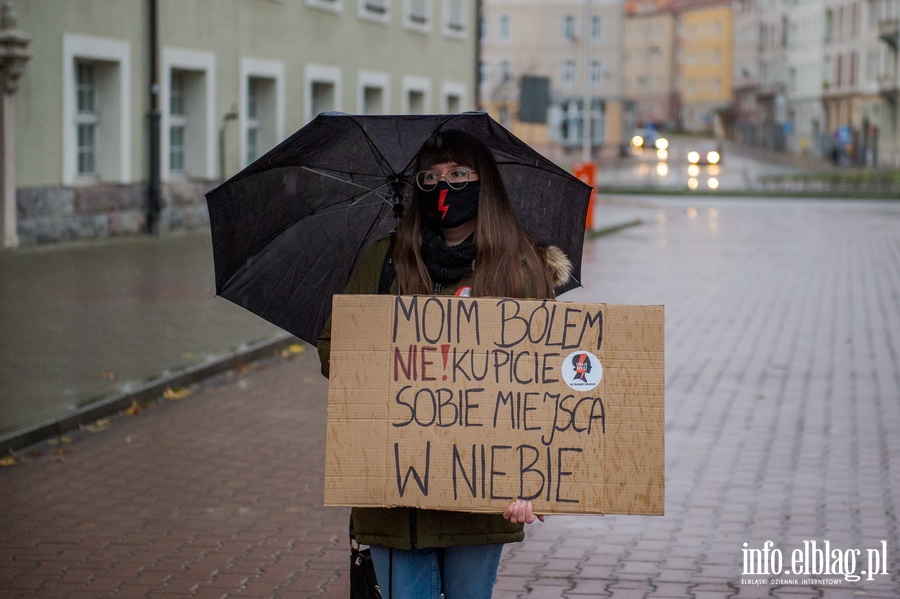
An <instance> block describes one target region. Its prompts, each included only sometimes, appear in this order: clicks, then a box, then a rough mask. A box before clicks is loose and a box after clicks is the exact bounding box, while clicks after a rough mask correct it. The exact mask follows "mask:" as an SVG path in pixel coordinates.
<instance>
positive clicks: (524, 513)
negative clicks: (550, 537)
mask: <svg viewBox="0 0 900 599" xmlns="http://www.w3.org/2000/svg"><path fill="white" fill-rule="evenodd" d="M503 517H504V518H506V519H507V520H509V521H510V522H515V523H516V524H531V523H532V522H534V521H535V520H540V521H541V522H543V521H544V517H543V516H541V515H538V514H535V513H534V506H532V505H531V502H530V501H522V500H518V501H513V502H511V503H510V504H509V507H508V508H506V511H505V512H503Z"/></svg>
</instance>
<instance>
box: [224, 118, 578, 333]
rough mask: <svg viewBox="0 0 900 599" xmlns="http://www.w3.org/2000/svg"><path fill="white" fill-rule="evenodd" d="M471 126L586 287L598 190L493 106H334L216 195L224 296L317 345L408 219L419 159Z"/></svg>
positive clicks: (537, 227)
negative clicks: (506, 123)
mask: <svg viewBox="0 0 900 599" xmlns="http://www.w3.org/2000/svg"><path fill="white" fill-rule="evenodd" d="M446 129H460V130H463V131H466V132H468V133H471V134H473V135H475V136H477V137H478V138H480V139H481V140H482V141H484V143H485V144H486V145H487V146H488V147H489V148H490V149H491V151H492V152H493V155H494V158H495V159H496V160H497V163H498V166H499V168H500V172H501V174H502V176H503V181H504V183H505V185H506V188H507V191H508V192H509V196H510V198H511V199H512V202H513V205H514V207H515V209H516V212H517V214H518V217H519V220H520V222H521V224H522V226H523V227H524V228H525V230H526V231H528V233H529V234H531V235H532V237H534V238H535V239H538V240H540V241H543V242H546V243H549V244H552V245H556V246H558V247H560V248H561V249H562V250H563V251H564V252H565V253H566V255H568V257H569V259H570V260H571V261H572V264H573V271H572V277H573V278H572V281H571V282H570V283H569V285H568V286H567V287H565V288H564V289H563V290H561V291H560V292H562V291H565V290H568V289H571V288H574V287H577V286H579V285H580V277H581V251H582V245H583V243H584V224H585V217H586V214H587V207H588V201H589V199H590V193H591V188H590V187H589V186H588V185H586V184H585V183H583V182H582V181H580V180H579V179H577V178H575V177H573V176H572V175H570V174H569V173H567V172H566V171H565V170H563V169H561V168H560V167H559V166H557V165H555V164H554V163H552V162H550V161H549V160H547V159H546V158H544V157H543V156H541V155H540V154H538V153H537V152H536V151H534V150H533V149H532V148H530V147H529V146H528V145H527V144H525V143H524V142H522V141H521V140H519V139H518V138H517V137H515V136H514V135H513V134H511V133H510V132H509V131H507V130H506V129H504V128H503V127H502V126H501V125H500V124H499V123H497V122H496V121H494V120H493V119H491V118H490V116H488V115H487V114H486V113H482V112H470V113H463V114H455V115H408V116H407V115H404V116H394V115H391V116H359V115H349V114H341V113H324V114H320V115H319V116H317V117H316V118H315V119H313V120H312V121H311V122H310V123H309V124H308V125H306V126H305V127H303V128H302V129H300V130H299V131H297V132H296V133H294V134H293V135H291V136H290V137H289V138H287V139H286V140H285V141H283V142H282V143H281V144H279V145H278V146H276V147H275V148H273V149H272V150H271V151H269V152H268V153H267V154H265V155H264V156H262V157H261V158H259V159H258V160H256V161H255V162H253V164H251V165H249V166H248V167H247V168H245V169H244V170H242V171H241V172H239V173H238V174H236V175H235V176H233V177H232V178H231V179H229V180H228V181H226V182H224V183H223V184H222V185H220V186H218V187H216V188H215V189H213V190H211V191H209V192H208V193H207V194H206V202H207V206H208V208H209V220H210V227H211V230H212V243H213V258H214V261H215V278H216V293H217V294H218V295H220V296H222V297H224V298H226V299H228V300H230V301H232V302H234V303H236V304H238V305H239V306H242V307H244V308H246V309H248V310H250V311H251V312H253V313H255V314H257V315H259V316H261V317H263V318H265V319H266V320H268V321H269V322H272V323H274V324H276V325H278V326H279V327H281V328H283V329H285V330H286V331H288V332H290V333H293V334H294V335H297V336H298V337H300V338H301V339H304V340H306V341H309V342H310V343H315V338H316V335H318V333H319V331H320V330H321V328H322V325H323V324H324V322H325V320H326V319H327V317H328V315H329V314H330V312H331V297H332V295H334V294H335V293H340V291H341V290H342V289H343V287H344V285H345V284H346V282H347V280H348V279H349V276H350V272H351V270H352V269H353V267H354V266H355V265H356V263H357V261H358V260H359V257H360V255H361V254H362V253H363V250H364V249H365V248H366V247H368V246H369V245H370V244H371V243H373V242H374V241H375V240H377V239H379V238H381V237H383V236H384V235H387V234H388V233H389V232H390V231H391V230H392V229H393V228H394V226H395V225H396V221H395V214H394V209H395V206H397V205H398V204H399V203H400V202H401V201H402V197H403V194H404V190H405V187H406V182H407V180H408V179H409V177H411V176H412V175H413V173H411V172H410V169H411V168H412V160H413V158H414V156H415V155H416V153H417V152H418V150H419V148H420V147H421V146H422V144H423V143H424V142H425V141H426V140H427V139H428V138H429V137H430V136H431V135H432V134H434V133H435V132H437V131H440V130H446Z"/></svg>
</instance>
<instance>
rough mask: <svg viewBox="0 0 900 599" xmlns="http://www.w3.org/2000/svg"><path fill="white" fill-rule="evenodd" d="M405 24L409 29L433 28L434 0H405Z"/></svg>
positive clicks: (423, 29)
mask: <svg viewBox="0 0 900 599" xmlns="http://www.w3.org/2000/svg"><path fill="white" fill-rule="evenodd" d="M403 2H404V5H403V6H404V7H403V24H404V26H405V27H406V28H407V29H413V30H416V31H422V32H427V31H430V30H431V22H432V19H433V17H432V3H433V0H403Z"/></svg>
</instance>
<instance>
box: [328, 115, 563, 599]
mask: <svg viewBox="0 0 900 599" xmlns="http://www.w3.org/2000/svg"><path fill="white" fill-rule="evenodd" d="M414 172H415V173H416V175H415V180H414V181H413V182H411V184H410V186H409V189H410V190H411V196H410V200H409V202H408V205H407V206H406V208H405V211H404V214H403V217H402V218H401V220H400V224H399V226H398V229H397V233H396V237H395V239H394V240H393V242H392V240H391V238H384V239H382V240H380V241H378V242H376V243H375V244H374V246H373V247H372V248H371V249H370V250H369V251H368V252H367V254H366V255H365V256H364V257H363V258H362V260H361V262H360V264H359V266H358V267H357V269H356V270H355V271H354V273H353V274H352V275H351V277H350V281H349V283H348V284H347V287H346V288H345V290H344V293H379V292H380V293H392V294H398V293H400V294H404V295H415V294H419V295H438V294H457V295H471V296H492V297H516V298H533V299H546V298H552V297H554V289H555V288H556V287H558V286H559V285H561V284H563V283H564V282H565V281H566V280H568V278H569V275H570V271H571V263H570V262H569V260H568V258H566V256H565V255H564V254H563V252H562V251H561V250H559V249H558V248H555V247H553V246H549V247H548V246H546V245H543V244H539V243H537V242H536V241H534V240H533V239H531V238H530V237H529V236H528V235H527V234H526V233H525V231H523V230H522V228H521V227H520V226H519V223H518V221H517V219H516V215H515V213H514V211H513V207H512V204H511V203H510V200H509V197H508V195H507V193H506V189H505V187H504V185H503V181H502V180H501V178H500V171H499V169H498V168H497V164H496V162H495V161H494V158H493V156H492V154H491V152H490V150H489V149H488V148H487V146H485V145H484V144H483V143H482V142H481V141H480V140H479V139H478V138H476V137H474V136H472V135H470V134H468V133H464V132H462V131H456V130H448V131H443V132H440V133H438V134H436V135H434V136H433V137H432V138H430V139H429V140H428V141H427V142H426V143H425V144H424V145H423V147H422V148H421V150H420V151H419V153H418V155H417V157H416V160H415V169H414ZM330 331H331V327H330V322H329V323H327V324H326V326H325V329H324V330H323V332H322V335H321V336H320V338H319V356H320V358H321V360H322V373H323V374H324V375H325V376H328V364H329V352H330V345H331V344H330ZM351 517H352V521H353V527H354V530H355V532H356V537H357V540H358V541H359V542H360V543H361V544H365V545H369V546H370V547H371V549H372V558H373V561H374V564H375V571H376V575H377V577H378V582H379V585H380V587H381V590H382V594H383V596H384V597H385V598H390V599H431V598H434V599H439V597H440V594H441V592H443V593H444V596H445V598H446V599H487V598H489V597H490V596H491V592H492V590H493V586H494V581H495V579H496V577H497V568H498V566H499V564H500V555H501V552H502V549H503V544H504V543H509V542H517V541H522V540H523V539H524V538H525V531H524V528H523V524H524V523H529V524H530V523H532V522H534V520H535V519H540V520H543V518H542V517H541V516H538V515H536V514H534V512H533V509H532V505H531V503H530V502H524V501H513V502H512V503H510V504H509V506H508V507H507V509H506V511H505V512H504V513H503V514H496V515H492V514H472V513H463V512H448V511H437V510H420V509H412V508H405V507H398V508H354V509H353V510H352V515H351Z"/></svg>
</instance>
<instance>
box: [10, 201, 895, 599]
mask: <svg viewBox="0 0 900 599" xmlns="http://www.w3.org/2000/svg"><path fill="white" fill-rule="evenodd" d="M629 202H630V203H632V208H631V209H632V210H633V211H634V213H635V214H640V215H641V217H642V219H643V221H644V224H643V225H642V226H639V227H632V228H628V229H626V230H623V231H620V232H619V233H617V234H615V235H612V236H608V237H602V238H599V239H596V240H594V241H591V242H589V244H588V245H587V247H586V254H585V273H586V279H587V280H586V285H585V287H584V288H582V289H579V290H576V291H574V292H572V293H570V294H569V295H568V296H566V297H565V298H564V299H570V300H582V301H604V302H609V303H642V304H660V303H661V304H665V305H666V336H667V346H666V349H667V351H666V359H667V367H666V373H667V376H666V388H667V391H666V393H667V395H666V401H667V413H666V421H667V439H666V443H667V473H666V474H667V476H666V482H667V502H666V515H665V516H664V517H654V518H644V517H626V516H607V517H584V516H582V517H569V516H566V517H563V516H557V517H550V518H548V519H547V522H546V523H544V524H537V525H533V526H530V527H529V530H528V538H527V539H526V542H525V543H521V544H517V545H512V546H508V547H507V549H506V553H505V554H504V560H503V563H502V565H501V572H500V577H499V579H498V582H497V586H496V592H495V594H494V596H495V597H496V598H499V599H506V598H519V597H523V598H524V597H528V598H530V599H538V598H544V597H547V598H553V599H558V598H560V597H566V598H570V599H579V598H585V597H619V598H631V597H655V598H671V599H676V598H677V599H684V598H686V597H698V598H707V597H708V598H719V597H736V598H744V597H770V596H775V597H789V598H790V599H799V598H801V597H824V598H826V599H830V598H839V597H848V598H849V597H860V596H865V597H867V598H879V599H888V598H895V597H898V596H900V569H898V568H900V557H898V551H900V546H898V542H897V539H900V530H898V521H897V517H898V509H900V488H898V486H900V483H898V482H897V481H900V437H898V435H897V434H896V432H895V431H896V430H898V428H900V401H898V399H900V348H898V343H897V340H896V334H897V333H900V299H898V298H900V269H898V267H897V264H900V204H893V203H881V204H878V203H857V204H845V203H834V202H826V203H816V202H807V201H800V202H781V203H779V202H774V201H766V200H752V201H741V200H738V199H722V200H713V199H709V200H696V201H694V202H691V201H690V200H689V199H655V200H645V201H642V202H637V201H635V200H627V201H626V200H623V201H622V203H624V204H628V203H629ZM325 396H326V381H325V380H324V379H322V378H321V376H320V375H319V374H318V364H317V360H316V356H315V354H314V352H312V351H307V352H305V353H303V354H300V355H298V356H296V357H294V358H293V359H282V358H276V359H274V360H269V361H265V362H260V363H257V364H256V365H254V366H253V367H251V368H248V369H242V370H240V371H234V372H231V373H229V374H228V376H223V377H219V378H217V379H214V380H211V381H208V382H207V383H205V384H203V385H200V386H198V387H196V388H195V389H194V391H193V393H192V394H191V395H189V396H187V397H185V398H183V399H180V400H163V401H160V402H157V403H154V404H151V405H150V406H148V407H147V408H146V409H145V410H143V411H141V412H139V413H138V414H137V415H134V416H129V415H123V416H120V417H117V418H115V419H113V420H112V421H111V422H110V423H109V424H108V427H106V428H104V427H99V428H100V429H102V430H97V429H94V430H83V431H80V432H77V433H73V434H72V435H70V437H71V440H70V441H69V442H61V443H59V444H57V445H52V444H42V445H40V446H37V447H35V448H33V454H32V455H31V456H24V457H23V458H22V459H20V460H19V462H18V463H17V464H16V465H14V466H11V467H8V468H3V469H0V505H2V506H3V507H2V510H0V598H2V599H6V598H13V597H42V598H51V599H55V598H61V599H64V598H69V597H71V598H82V597H89V598H97V597H125V598H128V599H130V598H132V597H152V598H176V597H201V598H205V597H215V598H222V597H250V598H255V597H277V598H281V599H290V598H295V597H296V598H300V597H329V598H330V597H335V598H337V597H346V596H347V577H346V570H347V556H348V552H347V550H346V543H345V536H344V530H345V527H346V520H347V511H346V510H345V509H337V508H324V507H321V504H322V475H323V470H324V465H323V461H324V455H323V454H324V452H323V447H324V437H325V434H324V421H325ZM882 539H884V540H886V541H887V543H886V564H885V565H884V567H885V569H886V570H887V572H889V574H888V575H877V576H875V577H874V580H872V581H867V580H865V577H863V578H864V579H863V580H861V581H859V582H847V581H842V584H840V585H833V586H832V585H826V584H797V585H793V584H786V585H782V586H779V585H772V584H769V582H768V581H769V580H770V579H771V578H773V577H772V576H742V549H743V548H744V547H743V544H744V543H747V544H748V548H750V549H760V548H762V547H763V544H764V543H765V542H766V541H769V540H771V541H772V542H773V543H774V545H773V547H774V548H776V549H778V550H779V551H781V552H783V553H784V555H785V556H788V557H787V558H786V559H785V562H786V566H790V559H789V556H790V555H791V552H792V551H793V550H794V549H798V548H802V547H803V543H804V541H815V542H816V543H817V544H818V546H820V547H821V546H822V545H823V544H824V543H825V541H829V542H830V547H832V548H839V549H841V550H850V549H860V550H861V551H862V557H861V560H863V561H864V560H865V557H866V555H867V554H866V550H867V549H873V550H874V549H877V548H879V547H881V545H880V542H881V540H882ZM865 567H866V566H865V564H864V563H863V564H861V565H858V566H857V568H856V570H857V571H858V570H859V569H863V568H865ZM742 578H745V579H753V580H758V579H764V580H765V582H766V584H762V585H751V584H741V579H742ZM776 578H781V579H783V580H786V581H787V582H790V579H797V578H804V577H796V576H781V577H776ZM805 578H813V576H807V577H805ZM820 578H821V577H820ZM829 578H830V579H837V580H841V577H829Z"/></svg>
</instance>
